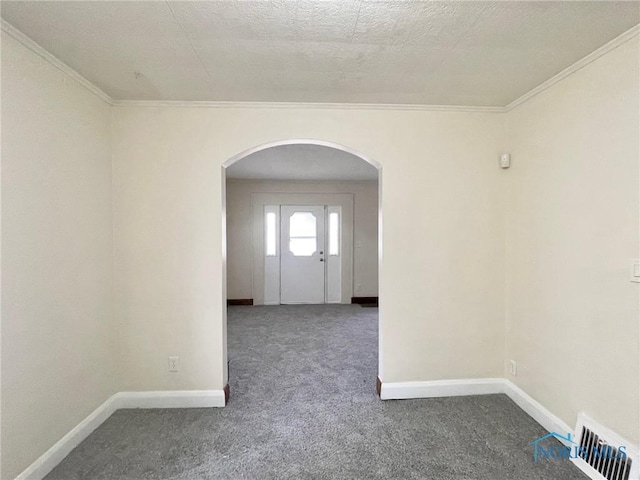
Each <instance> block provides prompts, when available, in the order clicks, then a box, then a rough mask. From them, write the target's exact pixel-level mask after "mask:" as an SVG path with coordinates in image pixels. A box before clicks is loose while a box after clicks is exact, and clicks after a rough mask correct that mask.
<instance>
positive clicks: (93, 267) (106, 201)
mask: <svg viewBox="0 0 640 480" xmlns="http://www.w3.org/2000/svg"><path fill="white" fill-rule="evenodd" d="M109 131H110V107H109V106H108V105H107V104H105V103H104V102H103V101H102V100H99V99H97V98H96V97H95V96H94V95H93V94H91V93H89V92H88V91H87V90H85V89H84V88H83V87H81V86H79V85H78V84H77V83H75V82H74V81H73V80H71V79H70V78H68V77H67V76H66V75H64V74H63V73H61V72H60V71H59V70H57V69H56V68H54V67H53V66H52V65H51V64H49V63H48V62H46V61H45V60H43V59H42V58H40V57H39V56H37V55H35V54H34V53H32V52H31V51H30V50H27V49H26V48H25V47H23V46H22V45H21V44H19V43H17V42H16V41H15V40H14V39H13V38H11V37H9V36H8V35H6V34H5V33H3V34H2V472H1V475H0V476H1V478H3V479H9V478H14V477H15V476H16V475H18V474H19V473H20V472H21V471H22V470H24V469H25V468H26V467H27V466H29V465H30V464H31V463H32V462H33V461H35V460H36V459H37V458H38V457H39V456H40V455H41V454H42V453H44V452H45V451H46V450H47V449H48V448H49V447H51V446H52V445H53V444H54V443H55V442H56V441H58V440H59V439H60V438H61V437H62V436H63V435H65V434H66V433H67V432H69V431H70V430H71V429H72V428H73V427H75V426H76V425H77V424H78V423H79V422H80V421H81V420H83V419H84V418H85V417H86V416H87V415H88V414H89V413H91V412H92V411H93V410H95V409H96V408H97V407H98V406H99V405H100V404H102V403H103V402H104V401H105V400H106V399H107V398H108V397H109V396H110V395H112V394H113V393H114V392H115V391H116V377H115V365H114V354H115V352H116V344H115V342H116V331H115V329H114V325H113V322H112V301H113V298H112V280H113V277H112V260H113V257H112V247H113V241H112V240H113V239H112V222H111V157H110V145H109V144H110V134H109Z"/></svg>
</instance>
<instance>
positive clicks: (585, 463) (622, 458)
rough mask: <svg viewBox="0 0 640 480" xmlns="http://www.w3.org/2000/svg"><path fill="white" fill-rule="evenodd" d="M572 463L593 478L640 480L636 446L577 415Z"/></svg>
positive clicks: (602, 479)
mask: <svg viewBox="0 0 640 480" xmlns="http://www.w3.org/2000/svg"><path fill="white" fill-rule="evenodd" d="M575 438H576V440H578V444H577V445H574V446H573V448H575V455H572V456H571V460H572V461H573V463H574V464H575V465H576V466H577V467H578V468H580V470H582V471H583V472H584V473H586V474H587V475H588V476H589V477H590V478H592V479H595V480H640V470H639V469H638V466H639V465H638V449H637V447H635V446H633V445H630V444H629V443H628V442H626V441H625V440H624V439H623V438H621V437H620V436H619V435H618V434H616V433H615V432H613V431H611V430H609V429H607V428H606V427H604V426H602V425H600V424H598V423H597V422H595V421H594V420H591V419H590V418H589V417H587V416H586V415H585V414H584V413H581V414H579V415H578V422H577V425H576V429H575Z"/></svg>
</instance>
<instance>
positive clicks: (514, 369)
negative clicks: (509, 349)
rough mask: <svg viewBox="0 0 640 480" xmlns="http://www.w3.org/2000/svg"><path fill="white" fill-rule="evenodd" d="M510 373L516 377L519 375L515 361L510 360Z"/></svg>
mask: <svg viewBox="0 0 640 480" xmlns="http://www.w3.org/2000/svg"><path fill="white" fill-rule="evenodd" d="M509 373H510V374H511V375H513V376H514V377H515V376H516V375H517V374H518V364H517V363H516V361H515V360H509Z"/></svg>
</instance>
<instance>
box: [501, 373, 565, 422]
mask: <svg viewBox="0 0 640 480" xmlns="http://www.w3.org/2000/svg"><path fill="white" fill-rule="evenodd" d="M503 382H504V393H505V394H506V395H507V396H508V397H509V398H510V399H511V400H512V401H513V403H515V404H516V405H518V406H519V407H520V408H521V409H522V410H524V411H525V412H526V413H527V414H528V415H529V416H530V417H531V418H533V419H534V420H535V421H536V422H538V423H539V424H540V425H542V426H543V427H544V429H545V430H546V431H548V432H557V433H560V434H562V435H566V434H567V433H573V428H571V427H570V426H569V425H567V424H566V423H565V422H563V421H562V420H560V418H558V417H557V416H555V415H554V414H553V413H551V412H550V411H549V410H547V409H546V408H545V407H544V406H543V405H542V404H541V403H540V402H538V401H537V400H535V399H534V398H533V397H532V396H530V395H529V394H528V393H526V392H525V391H524V390H522V389H521V388H520V387H518V386H517V385H516V384H515V383H513V382H511V381H510V380H507V379H504V380H503Z"/></svg>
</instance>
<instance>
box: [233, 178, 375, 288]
mask: <svg viewBox="0 0 640 480" xmlns="http://www.w3.org/2000/svg"><path fill="white" fill-rule="evenodd" d="M372 168H373V167H372ZM252 193H350V194H353V198H354V222H353V227H354V238H353V243H354V245H356V248H354V250H353V282H352V283H353V285H352V290H353V292H354V293H353V296H358V297H366V296H377V295H378V184H377V182H362V181H360V182H326V181H322V182H276V181H251V180H233V179H229V180H228V181H227V296H228V297H229V298H236V299H237V298H254V296H253V293H252V258H253V216H252V209H251V194H252ZM357 285H360V286H361V290H360V291H359V292H356V286H357Z"/></svg>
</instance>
